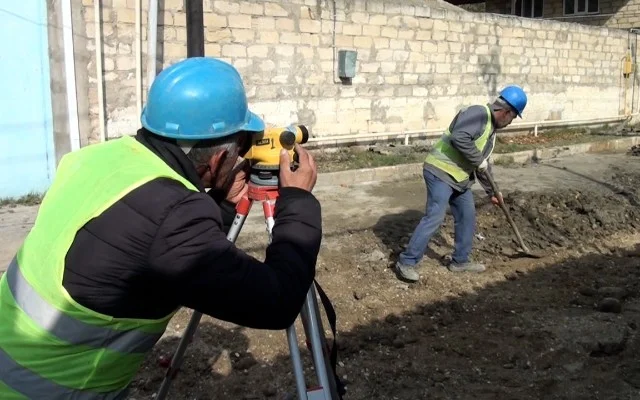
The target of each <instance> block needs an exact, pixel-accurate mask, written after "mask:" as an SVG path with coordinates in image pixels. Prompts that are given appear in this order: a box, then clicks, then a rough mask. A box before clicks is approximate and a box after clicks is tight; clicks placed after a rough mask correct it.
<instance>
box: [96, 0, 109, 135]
mask: <svg viewBox="0 0 640 400" xmlns="http://www.w3.org/2000/svg"><path fill="white" fill-rule="evenodd" d="M93 6H94V7H93V11H94V18H93V19H94V21H95V22H94V26H95V35H96V80H97V81H98V82H97V84H98V117H99V118H98V119H99V121H100V126H99V128H100V142H104V141H105V140H106V133H105V117H104V86H103V85H104V74H103V73H102V27H101V25H102V18H101V17H100V14H101V13H100V6H101V2H100V0H94V2H93Z"/></svg>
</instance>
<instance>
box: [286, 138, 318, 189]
mask: <svg viewBox="0 0 640 400" xmlns="http://www.w3.org/2000/svg"><path fill="white" fill-rule="evenodd" d="M294 149H295V151H296V153H298V168H297V169H296V170H295V171H291V158H290V157H289V152H287V151H286V150H284V149H283V150H282V151H281V152H280V186H281V187H287V186H291V187H297V188H300V189H304V190H306V191H309V192H310V191H311V190H312V189H313V187H314V186H315V184H316V179H317V178H318V174H317V171H316V162H315V161H314V159H313V157H312V156H311V154H309V152H308V151H307V150H305V149H303V148H302V146H300V145H298V144H296V145H295V147H294Z"/></svg>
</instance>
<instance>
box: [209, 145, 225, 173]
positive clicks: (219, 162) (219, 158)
mask: <svg viewBox="0 0 640 400" xmlns="http://www.w3.org/2000/svg"><path fill="white" fill-rule="evenodd" d="M228 156H229V151H228V150H221V151H218V152H216V153H215V154H214V155H212V156H211V158H210V159H209V171H210V172H211V176H216V175H217V173H218V172H220V168H222V166H223V165H224V162H225V161H226V160H227V157H228Z"/></svg>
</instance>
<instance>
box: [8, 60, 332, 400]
mask: <svg viewBox="0 0 640 400" xmlns="http://www.w3.org/2000/svg"><path fill="white" fill-rule="evenodd" d="M141 119H142V128H141V129H140V130H139V131H138V133H137V135H136V136H135V137H131V136H126V137H123V138H120V139H116V140H111V141H108V142H106V143H102V144H96V145H92V146H88V147H85V148H82V149H80V150H78V151H76V152H73V153H70V154H67V155H66V156H65V157H64V158H63V160H62V161H61V163H60V165H59V168H58V170H57V174H56V178H55V180H54V182H53V184H52V186H51V188H50V189H49V191H48V192H47V195H46V196H45V198H44V200H43V202H42V205H41V207H40V210H39V213H38V217H37V219H36V222H35V225H34V227H33V228H32V230H31V231H30V232H29V235H28V236H27V238H26V239H25V241H24V243H23V245H22V246H21V248H20V249H19V251H18V253H17V254H16V257H15V258H14V259H13V261H12V262H11V264H10V266H9V268H8V270H7V272H6V273H5V274H4V275H3V277H2V280H1V281H0V398H2V399H23V398H30V399H44V398H46V399H52V400H53V399H71V398H73V399H89V400H91V399H120V398H125V396H126V392H127V387H128V385H129V384H130V382H131V380H132V378H133V377H134V376H135V374H136V372H137V370H138V368H139V366H140V364H141V362H142V361H143V360H144V358H145V355H146V354H147V353H148V352H149V351H150V350H151V348H152V347H153V346H154V344H155V343H156V342H157V340H158V339H160V337H161V336H162V334H163V332H164V331H165V328H166V326H167V323H168V322H169V320H170V319H171V317H172V316H173V314H174V312H175V311H177V309H178V308H179V307H180V306H185V307H189V308H193V309H196V310H198V311H200V312H203V313H205V314H208V315H211V316H213V317H216V318H219V319H222V320H225V321H230V322H233V323H236V324H240V325H244V326H248V327H252V328H261V329H285V328H287V327H289V326H290V325H291V323H292V322H293V321H294V320H295V318H296V316H297V314H298V313H299V311H300V309H301V307H302V304H303V302H304V299H305V296H306V294H307V291H308V289H309V287H310V286H311V284H312V282H313V278H314V275H315V263H316V258H317V255H318V251H319V247H320V241H321V236H322V225H321V215H320V204H319V202H318V201H317V200H316V198H315V197H314V196H313V194H311V190H312V188H313V187H314V185H315V182H316V166H315V163H314V161H313V158H312V157H311V155H309V154H308V153H307V152H306V151H305V150H304V149H302V148H300V147H297V148H296V151H297V153H298V156H299V167H298V168H297V169H296V170H295V172H293V171H292V170H291V169H290V160H289V156H288V153H286V152H284V154H281V156H280V176H279V178H280V179H279V182H280V186H281V187H280V195H279V198H278V200H277V202H276V210H275V215H276V222H275V226H274V227H273V238H272V242H271V244H270V245H269V247H268V248H267V250H266V258H265V260H264V262H262V261H259V260H257V259H256V258H254V257H251V256H249V255H247V254H246V253H244V252H242V251H241V250H239V249H238V248H236V247H235V246H234V244H233V243H231V242H229V241H228V240H227V239H226V232H227V231H228V222H229V217H230V218H231V219H232V218H233V216H234V215H235V210H234V203H235V202H236V201H238V200H239V198H240V197H241V196H242V194H243V193H244V192H245V191H246V179H247V177H246V176H245V171H244V170H243V169H242V168H241V167H238V160H239V157H240V156H242V155H243V152H246V150H247V145H248V144H250V143H251V135H252V134H254V133H256V132H260V131H262V130H263V129H264V123H263V121H262V120H261V119H260V118H259V117H258V116H256V115H255V114H253V113H252V112H250V111H249V109H248V106H247V98H246V94H245V89H244V86H243V83H242V80H241V78H240V76H239V74H238V72H237V71H236V70H235V69H234V68H233V67H232V66H231V65H229V64H227V63H225V62H222V61H220V60H216V59H212V58H188V59H186V60H183V61H181V62H178V63H176V64H174V65H173V66H171V67H169V68H167V69H165V70H164V71H162V72H161V73H160V74H159V75H158V76H157V78H156V79H155V80H154V82H153V84H152V86H151V88H150V91H149V95H148V101H147V104H146V107H145V109H144V111H143V113H142V118H141ZM206 188H210V189H211V190H210V191H209V192H208V193H207V192H206V190H205V189H206ZM225 216H226V217H227V218H225ZM225 221H226V223H225Z"/></svg>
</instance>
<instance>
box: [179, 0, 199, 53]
mask: <svg viewBox="0 0 640 400" xmlns="http://www.w3.org/2000/svg"><path fill="white" fill-rule="evenodd" d="M202 3H203V1H202V0H184V9H185V14H186V16H185V17H186V24H187V57H202V56H204V10H203V5H202Z"/></svg>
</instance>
